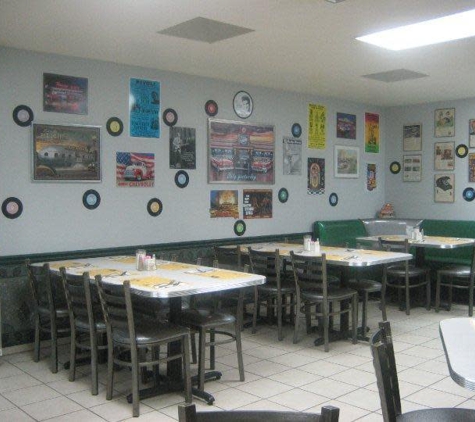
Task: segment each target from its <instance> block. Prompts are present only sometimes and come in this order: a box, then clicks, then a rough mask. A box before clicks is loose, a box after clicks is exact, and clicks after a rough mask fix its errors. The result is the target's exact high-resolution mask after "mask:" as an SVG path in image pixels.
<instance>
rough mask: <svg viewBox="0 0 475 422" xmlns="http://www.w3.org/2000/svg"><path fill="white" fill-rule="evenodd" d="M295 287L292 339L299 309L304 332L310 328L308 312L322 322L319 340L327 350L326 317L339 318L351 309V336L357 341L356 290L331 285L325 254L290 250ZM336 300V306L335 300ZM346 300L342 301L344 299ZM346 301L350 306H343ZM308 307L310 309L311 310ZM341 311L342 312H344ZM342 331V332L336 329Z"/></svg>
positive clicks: (308, 331) (295, 335)
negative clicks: (303, 323)
mask: <svg viewBox="0 0 475 422" xmlns="http://www.w3.org/2000/svg"><path fill="white" fill-rule="evenodd" d="M290 257H291V259H292V268H293V273H294V279H295V288H296V291H297V294H296V296H297V310H296V317H295V329H294V343H297V342H298V332H299V320H300V318H299V313H300V312H302V313H303V314H304V315H305V320H306V324H307V333H310V330H311V318H312V315H313V316H314V317H316V318H317V319H318V320H319V321H320V322H321V323H322V325H323V344H324V348H325V352H328V350H329V341H330V333H329V332H330V319H331V318H333V317H335V316H337V315H339V316H340V321H341V319H342V317H343V316H344V315H345V314H346V315H349V314H350V313H351V325H352V329H351V332H352V339H353V343H354V344H356V343H357V342H358V339H357V327H358V294H357V292H356V291H355V290H353V289H350V288H346V287H335V286H333V285H330V284H329V283H328V279H327V261H326V254H324V253H322V254H321V256H304V255H296V254H295V253H294V252H293V251H291V252H290ZM337 302H338V303H339V304H340V306H339V308H337V307H335V306H334V304H335V303H337ZM345 302H346V303H345ZM348 302H350V306H346V304H348ZM312 308H313V309H314V310H313V311H312ZM346 315H345V316H346ZM340 334H341V335H343V336H344V335H345V334H346V333H340Z"/></svg>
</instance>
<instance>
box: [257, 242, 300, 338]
mask: <svg viewBox="0 0 475 422" xmlns="http://www.w3.org/2000/svg"><path fill="white" fill-rule="evenodd" d="M248 250H249V261H250V264H251V272H252V273H253V274H259V275H262V276H265V277H266V283H265V284H262V285H259V286H257V295H256V300H255V305H254V314H253V321H252V332H253V333H255V332H256V323H257V314H258V313H259V308H260V307H261V306H265V307H266V308H267V318H268V319H269V320H270V317H271V316H272V315H273V312H274V311H275V312H276V314H277V336H278V339H279V341H281V340H282V339H283V338H284V336H283V332H282V321H283V315H284V312H285V311H286V310H287V309H289V314H290V315H291V318H293V316H294V308H295V284H294V282H293V280H291V279H290V280H288V279H286V278H285V277H284V275H283V273H282V260H281V258H280V254H279V250H278V249H276V250H275V251H274V252H266V251H260V250H257V249H253V248H251V247H250V248H249V249H248Z"/></svg>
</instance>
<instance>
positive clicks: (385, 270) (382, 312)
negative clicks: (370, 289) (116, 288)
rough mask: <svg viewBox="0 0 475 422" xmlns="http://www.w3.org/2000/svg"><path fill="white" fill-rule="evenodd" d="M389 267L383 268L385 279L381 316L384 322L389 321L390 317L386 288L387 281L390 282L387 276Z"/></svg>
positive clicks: (383, 281) (382, 290)
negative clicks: (387, 309)
mask: <svg viewBox="0 0 475 422" xmlns="http://www.w3.org/2000/svg"><path fill="white" fill-rule="evenodd" d="M387 270H388V269H387V266H386V265H384V266H383V278H382V286H381V314H382V318H383V321H387V320H388V315H387V311H386V288H387V281H388V274H387Z"/></svg>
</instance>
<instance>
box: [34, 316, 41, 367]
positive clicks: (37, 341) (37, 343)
mask: <svg viewBox="0 0 475 422" xmlns="http://www.w3.org/2000/svg"><path fill="white" fill-rule="evenodd" d="M40 335H41V333H40V317H39V315H36V317H35V350H34V353H33V360H34V361H35V362H39V360H40V348H41V347H40Z"/></svg>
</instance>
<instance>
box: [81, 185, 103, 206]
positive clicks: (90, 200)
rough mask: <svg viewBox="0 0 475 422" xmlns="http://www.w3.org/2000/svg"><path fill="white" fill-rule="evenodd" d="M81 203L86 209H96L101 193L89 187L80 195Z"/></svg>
mask: <svg viewBox="0 0 475 422" xmlns="http://www.w3.org/2000/svg"><path fill="white" fill-rule="evenodd" d="M82 203H83V205H84V206H85V207H86V208H87V209H88V210H94V209H96V208H97V207H98V206H99V204H100V203H101V195H99V192H97V191H95V190H94V189H89V190H87V191H86V192H84V195H83V196H82Z"/></svg>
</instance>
